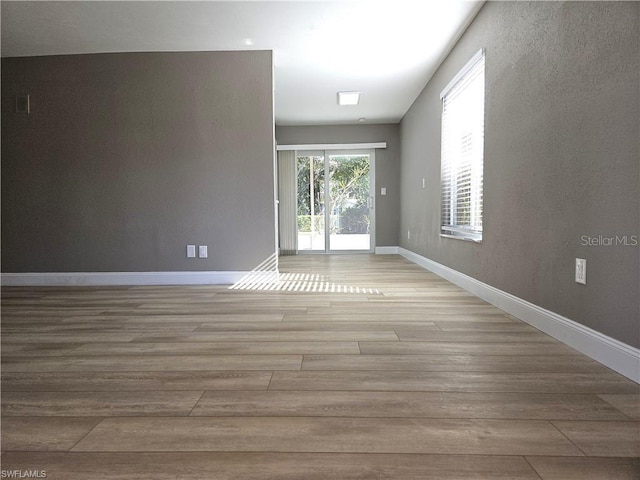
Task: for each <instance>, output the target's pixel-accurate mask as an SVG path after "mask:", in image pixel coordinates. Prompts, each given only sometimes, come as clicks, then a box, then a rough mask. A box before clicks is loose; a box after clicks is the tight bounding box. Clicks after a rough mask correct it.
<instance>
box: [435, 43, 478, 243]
mask: <svg viewBox="0 0 640 480" xmlns="http://www.w3.org/2000/svg"><path fill="white" fill-rule="evenodd" d="M441 97H442V159H441V161H442V170H441V189H442V215H441V234H442V235H447V236H453V237H458V238H463V239H467V240H473V241H481V240H482V172H483V159H484V50H480V51H479V52H478V53H477V54H476V55H475V56H474V57H473V58H472V59H471V60H470V61H469V62H468V63H467V64H466V65H465V66H464V67H463V69H462V70H461V71H460V72H459V73H458V74H457V75H456V76H455V77H454V79H453V80H452V81H451V82H450V83H449V85H447V88H445V90H444V91H443V92H442V94H441Z"/></svg>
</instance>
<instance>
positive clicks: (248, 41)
mask: <svg viewBox="0 0 640 480" xmlns="http://www.w3.org/2000/svg"><path fill="white" fill-rule="evenodd" d="M243 42H244V44H245V45H246V46H247V47H250V46H251V45H253V40H252V39H250V38H245V39H244V40H243Z"/></svg>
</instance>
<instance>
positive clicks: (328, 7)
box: [1, 0, 484, 125]
mask: <svg viewBox="0 0 640 480" xmlns="http://www.w3.org/2000/svg"><path fill="white" fill-rule="evenodd" d="M483 3H484V2H478V1H462V0H381V1H377V0H368V1H365V0H360V1H357V0H353V1H349V0H343V1H333V2H327V1H254V2H249V1H208V2H192V1H137V2H129V1H106V2H101V1H67V2H51V1H47V2H33V1H2V5H1V8H2V56H4V57H15V56H35V55H60V54H78V53H106V52H152V51H214V50H273V52H274V68H275V72H274V75H275V110H276V123H277V124H278V125H323V124H348V123H358V120H359V119H361V118H364V119H365V120H363V121H361V122H364V123H396V122H398V121H400V119H401V118H402V117H403V115H404V114H405V113H406V111H407V110H408V109H409V107H410V106H411V104H412V103H413V101H414V100H415V98H416V97H417V96H418V94H419V93H420V91H421V90H422V88H423V87H424V85H425V84H426V82H427V81H428V80H429V78H430V77H431V75H432V74H433V72H434V71H435V70H436V69H437V67H438V65H439V64H440V62H441V61H442V60H443V59H444V57H445V56H446V55H447V53H448V52H449V51H450V49H451V48H452V47H453V45H454V44H455V42H456V41H457V39H458V38H459V37H460V35H461V34H462V32H463V31H464V29H465V28H466V26H467V25H468V24H469V23H470V22H471V20H472V19H473V17H474V16H475V14H476V13H477V12H478V10H479V9H480V7H481V6H482V4H483ZM338 91H360V92H362V96H361V99H360V103H359V104H358V105H357V106H343V107H340V106H338V104H337V99H336V97H337V92H338Z"/></svg>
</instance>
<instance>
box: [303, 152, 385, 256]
mask: <svg viewBox="0 0 640 480" xmlns="http://www.w3.org/2000/svg"><path fill="white" fill-rule="evenodd" d="M296 162H297V175H298V182H297V186H298V192H297V196H298V197H297V198H298V251H302V252H353V251H363V252H370V251H372V250H373V246H374V241H373V236H374V232H375V228H374V223H375V222H374V218H375V217H374V215H373V207H374V205H373V198H374V196H373V192H374V185H373V180H372V179H373V165H374V156H373V151H351V150H348V151H329V150H328V151H309V152H298V153H297V158H296Z"/></svg>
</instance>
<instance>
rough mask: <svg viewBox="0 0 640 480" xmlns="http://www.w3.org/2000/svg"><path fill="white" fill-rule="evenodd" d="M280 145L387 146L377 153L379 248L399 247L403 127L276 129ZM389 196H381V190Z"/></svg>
mask: <svg viewBox="0 0 640 480" xmlns="http://www.w3.org/2000/svg"><path fill="white" fill-rule="evenodd" d="M276 140H277V142H278V144H280V145H296V144H313V143H372V142H387V148H386V149H377V150H376V200H375V207H376V208H375V211H376V246H377V247H381V246H397V245H398V230H399V228H400V127H399V125H397V124H380V125H329V126H325V125H322V126H303V127H280V126H278V127H276ZM381 187H386V188H387V195H386V196H382V195H380V188H381Z"/></svg>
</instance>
